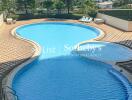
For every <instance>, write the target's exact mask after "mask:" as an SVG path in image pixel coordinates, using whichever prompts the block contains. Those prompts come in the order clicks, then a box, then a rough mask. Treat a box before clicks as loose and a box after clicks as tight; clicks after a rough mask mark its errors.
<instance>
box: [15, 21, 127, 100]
mask: <svg viewBox="0 0 132 100" xmlns="http://www.w3.org/2000/svg"><path fill="white" fill-rule="evenodd" d="M17 33H19V34H20V35H21V36H23V37H25V38H27V39H31V40H33V41H36V42H37V43H39V44H40V45H41V46H42V49H43V50H42V54H41V56H40V57H39V59H38V60H36V61H34V62H33V63H31V64H30V65H28V66H26V67H25V68H23V69H22V70H21V71H19V73H17V75H16V76H15V78H14V81H13V89H14V90H15V91H16V93H17V95H18V97H19V100H126V99H127V92H126V88H125V87H124V85H123V84H122V83H121V82H120V81H119V80H117V78H115V77H114V76H113V75H111V74H110V73H109V69H111V68H112V67H111V66H110V65H107V64H105V63H102V62H98V61H94V60H90V59H85V58H81V57H79V56H75V55H71V54H70V52H71V51H72V50H73V49H74V47H73V46H74V45H76V44H77V43H79V42H81V41H84V40H88V39H92V38H95V37H97V36H98V35H99V31H98V30H97V29H95V28H92V27H88V26H84V25H81V24H71V23H58V22H54V23H38V24H33V25H27V26H24V27H21V28H19V29H17Z"/></svg>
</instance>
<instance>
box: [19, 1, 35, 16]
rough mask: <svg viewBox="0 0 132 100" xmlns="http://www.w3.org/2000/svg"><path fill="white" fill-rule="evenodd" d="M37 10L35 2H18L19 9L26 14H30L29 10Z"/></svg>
mask: <svg viewBox="0 0 132 100" xmlns="http://www.w3.org/2000/svg"><path fill="white" fill-rule="evenodd" d="M34 8H35V0H17V9H18V10H21V11H22V10H23V9H24V11H25V14H29V10H31V11H32V10H33V9H34Z"/></svg>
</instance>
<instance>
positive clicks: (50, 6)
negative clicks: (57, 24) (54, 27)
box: [43, 1, 53, 15]
mask: <svg viewBox="0 0 132 100" xmlns="http://www.w3.org/2000/svg"><path fill="white" fill-rule="evenodd" d="M43 6H44V7H45V8H46V9H47V15H49V13H50V9H51V8H52V7H53V2H52V1H44V2H43Z"/></svg>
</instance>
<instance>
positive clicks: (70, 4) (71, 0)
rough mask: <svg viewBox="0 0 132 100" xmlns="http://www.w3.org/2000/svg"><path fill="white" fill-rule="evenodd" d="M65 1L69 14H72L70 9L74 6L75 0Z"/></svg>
mask: <svg viewBox="0 0 132 100" xmlns="http://www.w3.org/2000/svg"><path fill="white" fill-rule="evenodd" d="M64 2H65V4H66V7H67V12H68V14H70V9H71V8H72V3H73V0H64Z"/></svg>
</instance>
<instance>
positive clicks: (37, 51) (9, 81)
mask: <svg viewBox="0 0 132 100" xmlns="http://www.w3.org/2000/svg"><path fill="white" fill-rule="evenodd" d="M46 22H55V21H46ZM56 22H58V21H56ZM59 22H64V21H59ZM35 23H36V24H37V23H42V22H35ZM35 23H31V24H35ZM66 23H73V22H66ZM77 24H82V25H86V26H90V25H87V24H84V23H77ZM25 25H30V24H24V25H20V26H18V27H16V28H14V29H13V30H12V31H11V34H12V36H13V37H15V38H17V39H20V40H23V41H26V42H28V43H30V44H32V45H33V46H34V48H35V53H34V55H33V56H32V57H31V58H30V59H29V60H27V61H26V62H24V63H22V64H21V65H19V66H17V67H16V68H14V69H13V70H12V71H11V72H10V73H9V74H8V75H7V76H6V77H5V78H4V79H3V80H2V87H3V88H4V87H5V86H9V87H12V81H13V79H14V76H15V75H16V74H17V72H18V71H19V70H21V69H22V68H24V67H25V66H26V65H28V64H29V63H31V62H33V61H34V60H36V59H37V58H38V57H39V55H40V54H41V47H40V45H39V44H38V43H36V42H34V41H31V40H28V39H25V38H23V37H22V36H20V35H19V34H17V33H16V29H18V28H20V27H22V26H25ZM90 27H93V28H95V29H98V30H99V31H100V32H101V33H100V35H99V36H98V37H97V38H93V39H90V40H86V41H82V42H80V43H78V44H77V45H78V46H77V48H79V46H80V45H81V44H87V43H88V42H96V41H101V39H102V38H103V37H104V36H105V32H104V31H103V30H101V29H99V28H97V27H94V26H90ZM102 42H103V41H102ZM94 60H95V59H94ZM104 63H106V62H104ZM106 64H107V63H106ZM108 64H110V63H108ZM111 65H112V67H113V65H114V66H116V65H115V63H111Z"/></svg>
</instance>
